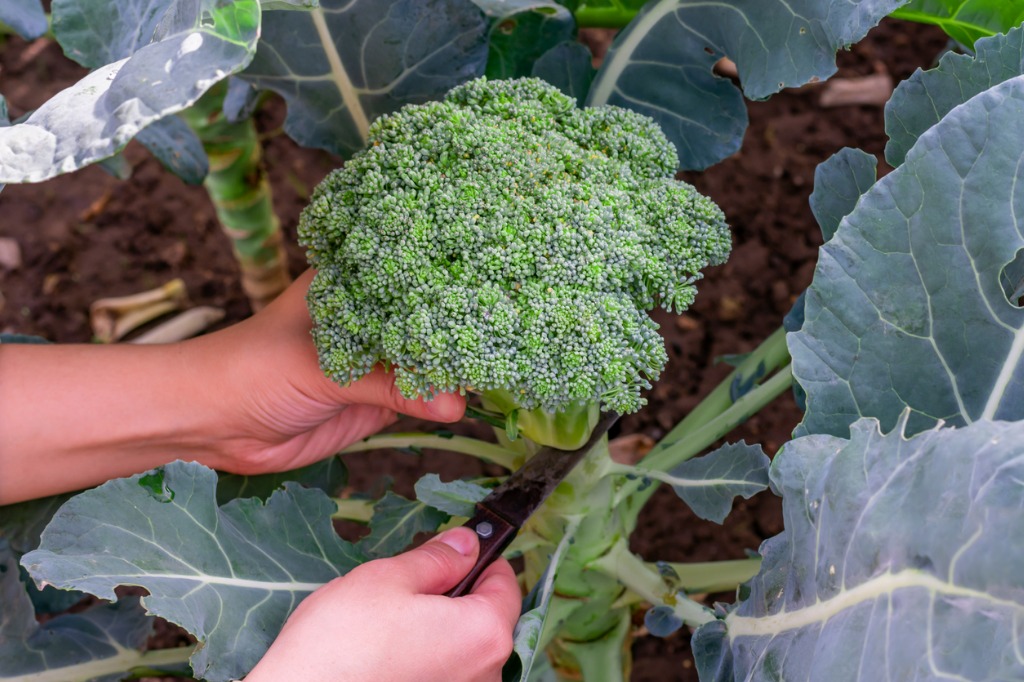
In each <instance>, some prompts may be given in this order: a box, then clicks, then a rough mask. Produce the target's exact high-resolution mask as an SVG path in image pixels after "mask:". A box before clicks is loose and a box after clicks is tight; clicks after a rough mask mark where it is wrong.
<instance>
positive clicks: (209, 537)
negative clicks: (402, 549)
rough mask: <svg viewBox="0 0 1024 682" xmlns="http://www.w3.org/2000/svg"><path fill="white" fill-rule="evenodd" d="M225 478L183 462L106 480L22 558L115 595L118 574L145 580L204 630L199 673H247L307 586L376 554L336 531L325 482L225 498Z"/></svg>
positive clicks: (46, 577) (191, 626) (159, 598)
mask: <svg viewBox="0 0 1024 682" xmlns="http://www.w3.org/2000/svg"><path fill="white" fill-rule="evenodd" d="M216 485H217V475H216V473H215V472H214V471H212V470H210V469H207V468H206V467H203V466H201V465H199V464H195V463H184V462H174V463H171V464H168V465H167V466H165V467H161V468H159V469H155V470H153V471H151V472H149V473H147V474H142V475H137V476H132V477H130V478H123V479H119V480H116V481H110V482H108V483H105V484H103V485H102V486H100V487H98V488H96V489H94V490H90V491H87V492H85V493H82V494H80V495H78V496H76V497H74V498H72V499H71V500H70V501H69V502H68V503H67V504H65V505H64V506H63V507H61V509H60V510H59V511H58V512H57V514H56V515H55V516H54V518H53V521H52V522H51V523H50V525H49V526H47V528H46V530H45V531H44V532H43V536H42V542H41V545H40V548H39V549H37V550H35V551H33V552H30V553H28V554H26V555H25V557H24V559H23V560H22V563H23V564H24V566H25V567H26V568H27V569H28V570H29V573H30V574H31V575H32V576H33V578H35V579H36V580H37V581H40V582H46V583H50V584H53V585H56V586H58V587H61V588H65V589H67V588H72V589H79V590H83V591H85V592H88V593H90V594H93V595H96V596H98V597H101V598H103V599H108V600H111V601H115V600H116V599H117V597H116V595H115V593H114V588H115V587H117V586H118V585H139V586H141V587H144V588H145V589H146V590H148V591H149V596H147V597H143V604H144V605H145V606H146V608H147V609H148V610H149V612H150V613H153V614H155V615H159V616H162V617H163V618H166V619H167V620H169V621H171V622H173V623H177V624H179V625H181V626H182V627H184V628H185V629H186V630H188V631H189V632H191V633H192V634H194V635H195V636H196V638H197V639H198V640H199V642H200V644H201V646H200V647H198V648H197V650H196V652H195V653H194V654H193V656H192V659H191V662H192V667H193V669H194V670H195V672H196V674H197V675H198V676H200V677H204V678H206V679H209V680H211V681H214V682H216V681H220V680H230V679H237V678H240V677H242V676H243V675H244V674H245V673H246V672H248V671H249V670H250V669H251V668H252V667H253V666H254V665H255V664H256V662H257V661H258V660H259V658H260V657H261V656H262V655H263V653H264V652H265V651H266V649H267V647H268V646H269V645H270V642H271V641H272V640H273V638H274V636H275V635H276V634H277V632H278V631H279V630H280V629H281V627H282V625H283V624H284V621H285V618H287V617H288V614H290V613H291V612H292V610H294V609H295V607H296V606H297V605H298V604H299V602H300V601H302V599H303V598H304V597H305V596H306V595H308V594H309V593H310V592H312V591H313V590H314V589H316V588H317V587H319V586H320V585H322V584H323V583H326V582H327V581H329V580H331V579H332V578H335V577H337V576H339V575H342V574H344V573H345V572H347V571H348V570H349V569H351V568H353V567H354V566H356V565H358V564H359V563H361V562H362V561H363V560H364V559H365V557H363V556H362V555H361V553H360V552H359V551H358V550H356V549H355V548H354V547H353V546H352V545H350V544H348V543H346V542H344V541H343V540H341V539H340V538H339V537H338V536H337V535H336V534H335V532H334V528H333V527H332V525H331V513H332V512H333V511H334V510H335V505H334V503H333V502H331V500H330V499H329V498H328V497H327V496H326V495H324V494H323V493H322V492H320V491H319V490H310V489H306V488H301V487H298V486H294V485H290V484H289V485H286V486H285V488H284V489H283V490H280V491H277V492H275V493H274V494H273V495H271V496H270V498H269V499H268V500H267V501H266V503H264V502H261V501H259V500H256V499H247V500H234V501H232V502H230V503H228V504H226V505H224V506H221V507H218V506H217V500H216ZM111 547H116V548H118V551H117V552H116V553H115V554H112V553H111V552H110V548H111Z"/></svg>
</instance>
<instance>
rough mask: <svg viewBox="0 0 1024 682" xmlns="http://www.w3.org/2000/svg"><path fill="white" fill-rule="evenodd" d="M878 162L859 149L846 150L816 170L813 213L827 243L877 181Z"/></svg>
mask: <svg viewBox="0 0 1024 682" xmlns="http://www.w3.org/2000/svg"><path fill="white" fill-rule="evenodd" d="M877 171H878V159H876V158H875V157H874V156H873V155H871V154H868V153H867V152H862V151H861V150H859V149H851V148H850V147H845V148H843V149H840V150H839V151H838V152H836V153H835V154H833V155H832V156H830V157H829V158H828V159H826V160H825V161H823V162H822V163H820V164H818V167H817V168H815V169H814V191H813V192H811V212H812V213H814V219H815V220H817V221H818V227H820V228H821V236H822V237H824V239H825V241H828V240H829V239H832V235H834V234H835V233H836V230H837V229H839V222H840V221H841V220H842V219H843V218H845V217H846V216H848V215H850V213H852V212H853V209H854V207H856V206H857V201H858V200H859V199H860V197H861V195H862V194H864V192H867V191H868V188H869V187H871V185H873V184H875V179H876V178H877V177H878V173H877Z"/></svg>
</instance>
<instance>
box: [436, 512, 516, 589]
mask: <svg viewBox="0 0 1024 682" xmlns="http://www.w3.org/2000/svg"><path fill="white" fill-rule="evenodd" d="M465 525H466V527H467V528H472V529H473V530H475V531H476V535H477V537H478V538H480V555H479V556H478V557H477V560H476V563H475V564H473V568H472V569H470V571H469V573H468V574H467V575H466V577H465V578H463V579H462V581H461V582H459V584H458V585H456V586H455V587H453V588H452V589H451V590H449V591H448V592H447V593H446V595H447V596H449V597H461V596H462V595H464V594H469V592H470V591H471V590H472V589H473V585H474V584H475V583H476V580H477V578H479V577H480V574H481V573H483V572H484V569H485V568H487V567H488V566H490V565H491V563H492V562H493V561H494V560H495V559H497V558H498V557H499V556H501V553H502V552H504V551H505V550H506V549H508V546H509V545H510V544H512V541H513V540H514V539H515V537H516V533H518V532H519V528H518V527H516V526H515V525H513V524H511V523H509V522H508V521H506V520H505V519H503V518H502V517H500V516H498V515H497V514H495V513H494V512H492V511H491V510H489V509H487V508H485V507H482V506H480V505H477V507H476V513H475V514H474V515H473V518H471V519H470V520H469V521H468V522H466V524H465Z"/></svg>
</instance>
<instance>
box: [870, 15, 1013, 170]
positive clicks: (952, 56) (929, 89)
mask: <svg viewBox="0 0 1024 682" xmlns="http://www.w3.org/2000/svg"><path fill="white" fill-rule="evenodd" d="M976 47H977V52H976V54H977V56H976V57H971V56H968V55H962V54H957V53H955V52H947V53H946V54H945V55H943V57H942V59H940V60H939V65H938V66H937V67H936V68H934V69H931V70H929V71H921V70H920V69H919V70H917V71H915V72H914V74H913V75H912V76H911V77H910V78H908V79H907V80H905V81H903V82H902V83H900V84H899V86H897V88H896V91H895V92H893V94H892V98H891V99H890V100H889V102H888V103H887V104H886V105H885V132H886V134H888V135H889V142H888V143H887V144H886V145H885V159H886V161H888V162H889V163H890V164H892V165H893V166H898V165H900V164H901V163H903V159H904V158H906V155H907V152H908V151H909V150H910V148H911V147H913V146H914V143H915V142H917V138H918V137H920V136H921V134H922V133H923V132H924V131H926V130H928V129H929V128H931V127H932V126H934V125H935V124H936V123H938V122H939V121H940V120H941V119H942V117H943V116H945V115H946V114H948V113H949V112H950V111H952V110H953V108H954V107H958V106H960V105H961V104H963V103H964V102H966V101H967V100H969V99H970V98H971V97H974V96H975V95H977V94H979V93H981V92H984V91H985V90H988V89H989V88H991V87H992V86H993V85H996V84H998V83H1002V82H1003V81H1005V80H1009V79H1010V78H1013V77H1015V76H1019V75H1021V74H1024V29H1020V28H1015V29H1013V30H1012V31H1010V32H1009V33H1008V34H1006V35H998V36H995V37H993V38H985V39H983V40H979V41H978V44H977V46H976Z"/></svg>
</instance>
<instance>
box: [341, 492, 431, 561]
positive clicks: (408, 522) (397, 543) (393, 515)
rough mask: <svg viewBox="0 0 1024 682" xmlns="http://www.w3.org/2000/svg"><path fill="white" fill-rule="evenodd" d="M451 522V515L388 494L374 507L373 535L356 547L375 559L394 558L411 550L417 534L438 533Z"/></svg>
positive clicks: (371, 526)
mask: <svg viewBox="0 0 1024 682" xmlns="http://www.w3.org/2000/svg"><path fill="white" fill-rule="evenodd" d="M447 520H448V514H446V513H444V512H442V511H438V510H437V509H434V508H433V507H428V506H427V505H426V504H424V503H423V502H416V501H413V500H407V499H405V498H404V497H402V496H401V495H396V494H395V493H392V492H388V493H387V494H386V495H384V497H383V498H381V500H380V502H378V503H377V504H375V505H373V517H372V518H371V519H370V534H369V535H367V536H366V537H365V538H363V539H362V540H360V541H359V543H358V544H357V545H356V547H357V548H358V549H359V551H361V552H363V553H364V554H366V556H368V557H370V558H371V559H379V558H382V557H389V556H394V555H395V554H398V553H399V552H401V551H402V550H404V549H405V548H407V547H408V546H409V545H410V544H411V543H412V541H413V538H415V537H416V534H417V533H429V532H432V531H435V530H437V529H438V527H439V526H440V525H441V524H442V523H444V522H445V521H447Z"/></svg>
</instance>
